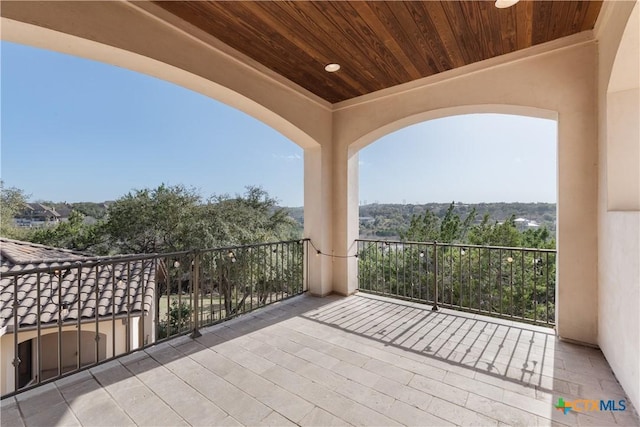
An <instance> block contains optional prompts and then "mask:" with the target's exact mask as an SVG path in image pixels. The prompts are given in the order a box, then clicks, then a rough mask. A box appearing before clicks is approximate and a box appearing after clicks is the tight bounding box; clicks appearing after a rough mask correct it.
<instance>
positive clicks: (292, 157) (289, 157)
mask: <svg viewBox="0 0 640 427" xmlns="http://www.w3.org/2000/svg"><path fill="white" fill-rule="evenodd" d="M272 155H273V158H274V159H284V160H301V159H302V156H301V155H300V154H287V155H284V154H272Z"/></svg>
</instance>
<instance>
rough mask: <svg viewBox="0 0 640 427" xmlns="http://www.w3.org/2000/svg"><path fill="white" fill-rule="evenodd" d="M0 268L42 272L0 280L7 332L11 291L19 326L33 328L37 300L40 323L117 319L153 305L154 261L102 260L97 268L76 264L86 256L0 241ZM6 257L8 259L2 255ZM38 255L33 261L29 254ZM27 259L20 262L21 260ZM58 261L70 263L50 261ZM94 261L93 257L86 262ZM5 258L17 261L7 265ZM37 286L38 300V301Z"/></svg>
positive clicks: (0, 311) (0, 312)
mask: <svg viewBox="0 0 640 427" xmlns="http://www.w3.org/2000/svg"><path fill="white" fill-rule="evenodd" d="M0 243H1V244H2V249H1V250H2V266H1V267H0V273H6V272H15V271H26V270H29V269H34V268H42V269H44V272H41V273H39V274H37V273H31V274H25V275H19V276H15V278H14V277H6V276H3V277H2V278H1V279H0V328H3V327H5V326H8V327H9V328H10V329H13V323H14V318H13V309H12V307H13V299H14V294H15V292H16V290H17V298H18V304H19V308H18V311H17V316H18V324H19V326H20V327H26V326H35V325H36V323H37V316H38V299H39V301H40V304H39V305H40V322H41V324H42V325H46V324H51V323H55V322H57V321H58V320H62V321H75V320H77V319H78V313H80V318H81V319H83V318H84V319H89V318H94V316H95V314H96V306H97V314H98V316H109V317H111V316H112V315H114V314H115V315H116V316H117V315H123V314H127V313H128V312H130V313H134V312H138V313H139V312H140V310H141V307H142V306H143V303H144V309H145V311H148V310H150V309H151V308H152V307H153V294H154V289H155V279H156V278H155V275H156V262H155V261H154V260H143V261H117V260H107V259H104V260H103V261H104V263H102V264H100V265H98V266H87V264H86V263H85V264H84V265H83V264H79V263H81V262H82V261H83V260H85V261H88V257H87V255H84V254H80V253H78V252H73V251H67V250H64V249H57V248H48V247H46V246H42V245H33V244H30V243H25V242H18V241H11V240H8V239H0ZM7 254H9V255H7ZM35 254H38V255H40V256H42V257H43V259H41V260H36V259H35V258H33V257H32V256H35ZM27 258H29V259H28V261H25V260H27ZM61 258H65V259H72V260H75V261H73V262H60V261H56V260H59V259H61ZM91 259H92V260H93V261H95V260H96V259H95V258H91ZM10 260H22V261H23V262H22V263H20V262H18V263H12V262H11V261H10ZM38 287H39V289H40V296H39V298H38Z"/></svg>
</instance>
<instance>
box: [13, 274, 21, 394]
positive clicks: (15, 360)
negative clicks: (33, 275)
mask: <svg viewBox="0 0 640 427" xmlns="http://www.w3.org/2000/svg"><path fill="white" fill-rule="evenodd" d="M18 290H19V289H18V276H15V277H14V278H13V362H12V363H13V368H14V371H13V374H14V378H13V383H14V384H13V385H14V391H17V390H18V389H19V388H20V363H21V362H22V361H21V360H20V348H19V347H18V332H19V329H20V326H19V322H18V308H19V307H20V305H19V303H18Z"/></svg>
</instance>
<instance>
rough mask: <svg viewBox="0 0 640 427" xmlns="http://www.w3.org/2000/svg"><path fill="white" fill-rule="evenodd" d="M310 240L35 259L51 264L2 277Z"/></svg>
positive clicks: (5, 273)
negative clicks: (147, 252) (160, 251)
mask: <svg viewBox="0 0 640 427" xmlns="http://www.w3.org/2000/svg"><path fill="white" fill-rule="evenodd" d="M308 240H309V239H296V240H285V241H278V242H268V243H255V244H247V245H235V246H222V247H219V248H207V249H195V250H189V251H178V252H165V253H152V254H133V255H111V256H103V257H87V258H67V259H50V260H46V261H41V260H34V261H33V263H34V264H35V263H39V264H42V263H43V262H44V263H47V264H49V265H47V266H43V267H32V268H25V269H21V270H15V271H5V272H0V277H1V278H5V277H6V278H9V277H16V276H23V275H26V274H37V273H53V272H55V271H58V270H71V269H74V268H94V267H99V266H102V265H112V264H119V263H123V262H135V261H146V260H150V259H159V258H171V257H177V256H185V255H189V254H193V253H195V252H200V253H204V252H214V251H225V250H226V251H228V250H232V249H236V250H237V249H243V248H252V247H260V246H269V245H275V244H287V243H298V242H300V243H301V242H305V241H308ZM23 265H24V264H23Z"/></svg>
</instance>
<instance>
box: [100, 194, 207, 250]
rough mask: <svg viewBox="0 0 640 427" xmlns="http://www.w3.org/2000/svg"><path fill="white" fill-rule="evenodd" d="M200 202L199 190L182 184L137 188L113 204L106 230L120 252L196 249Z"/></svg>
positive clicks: (112, 246) (113, 245) (111, 243)
mask: <svg viewBox="0 0 640 427" xmlns="http://www.w3.org/2000/svg"><path fill="white" fill-rule="evenodd" d="M200 203H201V198H200V196H199V195H198V194H197V193H196V191H195V190H194V189H188V188H186V187H184V186H182V185H176V186H166V185H164V184H162V185H160V186H159V187H158V188H155V189H148V188H145V189H142V190H135V191H133V192H129V193H127V194H126V195H125V196H123V197H121V198H120V199H118V200H117V201H116V202H114V203H113V204H112V205H111V206H110V207H109V212H108V218H107V220H106V222H105V224H104V228H103V232H104V233H105V235H106V238H107V239H108V241H109V243H110V247H111V248H112V250H113V251H115V252H118V253H155V252H168V251H179V250H187V249H192V248H193V247H194V244H195V243H196V242H194V241H193V240H194V239H195V231H196V230H197V225H198V218H197V213H198V212H197V210H198V206H199V205H200Z"/></svg>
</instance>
